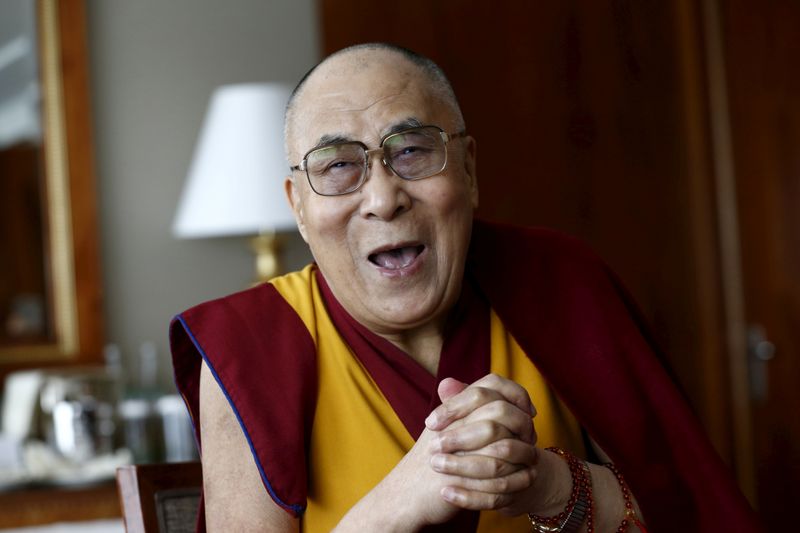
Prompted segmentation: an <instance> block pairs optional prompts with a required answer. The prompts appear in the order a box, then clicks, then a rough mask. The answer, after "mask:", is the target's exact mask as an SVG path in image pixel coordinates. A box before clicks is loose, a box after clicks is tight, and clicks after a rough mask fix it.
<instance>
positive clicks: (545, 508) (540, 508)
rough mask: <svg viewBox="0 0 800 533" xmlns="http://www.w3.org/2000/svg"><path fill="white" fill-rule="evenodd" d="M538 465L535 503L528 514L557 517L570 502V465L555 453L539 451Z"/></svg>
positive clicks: (535, 482)
mask: <svg viewBox="0 0 800 533" xmlns="http://www.w3.org/2000/svg"><path fill="white" fill-rule="evenodd" d="M538 452H539V461H538V464H537V465H536V469H537V472H538V475H537V476H536V480H535V481H534V491H533V493H534V494H535V495H536V497H535V501H534V502H532V505H531V508H530V509H529V510H528V512H530V513H533V514H537V515H542V516H552V515H556V514H558V513H559V512H561V510H563V509H564V507H565V506H566V505H567V503H568V502H569V499H570V496H571V494H572V475H571V474H570V471H569V465H568V464H567V462H566V461H564V460H563V459H561V458H560V457H559V456H558V455H556V454H555V453H551V452H548V451H545V450H543V449H539V450H538Z"/></svg>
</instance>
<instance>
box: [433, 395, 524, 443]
mask: <svg viewBox="0 0 800 533" xmlns="http://www.w3.org/2000/svg"><path fill="white" fill-rule="evenodd" d="M482 420H492V421H494V422H496V423H498V424H501V425H503V426H505V427H506V428H507V429H508V430H509V431H511V433H512V434H514V435H515V436H518V437H519V438H520V439H522V440H523V441H525V442H527V443H530V444H536V429H535V428H534V425H533V420H532V419H531V415H529V414H528V413H527V412H525V411H522V410H520V409H519V407H517V406H516V405H513V404H511V403H508V402H507V401H506V400H505V399H503V400H496V401H494V402H490V403H487V404H486V405H482V406H481V407H479V408H477V409H476V410H475V411H473V412H472V413H470V414H469V415H467V416H466V417H465V418H463V419H462V422H463V423H462V424H460V425H459V426H453V429H455V428H456V427H460V426H462V425H463V426H466V425H468V424H473V423H475V422H480V421H482ZM447 429H448V430H449V429H450V427H448V428H447Z"/></svg>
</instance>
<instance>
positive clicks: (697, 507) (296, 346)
mask: <svg viewBox="0 0 800 533" xmlns="http://www.w3.org/2000/svg"><path fill="white" fill-rule="evenodd" d="M467 275H468V276H469V278H470V279H471V280H473V281H474V283H475V284H476V286H477V291H478V292H479V293H480V294H481V295H482V297H485V298H486V299H488V302H490V304H491V307H492V308H493V309H494V310H495V311H496V312H497V314H498V316H499V317H500V318H501V320H502V321H503V323H504V324H505V326H506V327H507V328H508V329H509V331H510V332H511V333H512V334H513V336H514V337H515V339H516V340H517V341H518V343H519V345H520V346H521V347H522V349H523V350H524V351H525V353H526V354H528V356H529V357H530V358H531V360H532V361H533V363H534V364H535V365H536V367H537V368H538V369H539V371H540V372H541V374H542V375H543V376H544V378H545V379H546V380H547V381H548V383H549V384H550V385H551V387H552V388H553V389H554V390H555V392H556V393H557V394H558V396H559V397H560V398H561V400H562V401H563V402H564V403H565V404H566V405H567V406H568V407H569V408H570V410H571V411H572V413H573V414H574V415H575V417H576V418H577V419H578V421H579V422H580V423H581V424H582V426H583V427H584V428H585V429H586V430H587V431H588V433H589V434H590V435H591V436H592V438H593V439H594V440H595V441H596V442H597V443H598V444H599V445H600V447H601V448H602V449H603V450H604V451H605V452H606V453H607V454H608V455H609V456H610V457H611V459H612V460H613V461H614V462H615V463H616V465H617V466H618V468H619V469H620V471H621V472H622V473H623V474H624V475H625V477H626V478H627V480H628V482H629V484H630V486H631V490H632V492H633V493H634V494H635V495H636V498H637V500H638V501H639V504H640V506H641V508H642V512H643V514H644V517H645V520H646V521H647V524H648V528H649V529H650V531H654V532H673V531H698V532H699V531H714V532H716V531H737V532H749V531H760V527H759V525H758V521H757V519H756V517H755V514H754V513H753V511H752V510H751V509H750V507H749V506H748V504H747V502H746V501H745V499H744V498H743V496H742V495H741V493H740V492H739V490H738V488H737V487H736V485H735V483H734V482H733V480H732V479H731V477H730V475H729V474H728V472H727V470H726V468H725V466H724V464H723V463H722V461H721V460H720V459H719V457H718V456H717V455H716V453H715V452H714V450H713V448H712V447H711V444H710V442H709V441H708V439H707V438H706V436H705V434H704V432H703V429H702V427H701V426H700V425H699V423H698V421H697V420H696V418H695V417H694V415H693V413H692V412H691V409H690V408H689V407H688V404H687V403H686V401H685V399H684V397H683V396H682V395H681V393H680V392H679V391H678V389H677V387H676V386H675V384H674V382H673V380H672V379H671V377H670V375H669V373H668V372H667V371H665V369H664V365H663V364H662V362H661V360H660V358H659V356H658V355H657V353H658V352H657V350H656V349H655V346H654V344H653V343H652V339H651V336H650V335H649V334H648V332H647V329H646V327H645V325H644V322H643V320H642V318H641V316H640V315H639V313H638V311H637V309H636V306H635V305H634V304H633V303H632V301H631V299H630V297H629V295H628V294H627V293H626V291H625V290H624V288H623V287H622V286H621V284H620V282H619V280H618V279H617V278H616V277H615V276H614V275H613V274H612V273H611V272H610V271H609V270H608V268H607V267H606V266H605V265H604V264H603V263H602V262H601V261H600V260H599V259H598V258H597V257H596V256H594V255H593V254H592V253H590V252H589V251H587V249H586V248H585V247H584V246H582V245H581V244H579V243H578V242H577V241H575V240H573V239H571V238H568V237H565V236H564V235H562V234H559V233H556V232H553V231H550V230H543V229H523V228H516V227H511V226H501V225H496V224H488V223H484V222H476V223H475V225H474V227H473V235H472V243H471V247H470V254H469V257H468V260H467ZM479 299H482V298H479ZM330 307H331V306H330V304H329V309H330ZM334 319H336V318H335V315H334ZM337 327H339V323H338V321H337ZM340 331H341V328H340ZM343 334H344V333H343ZM368 335H369V334H368V333H367V336H368ZM170 336H171V344H172V352H173V363H174V366H175V380H176V383H177V385H178V387H179V389H180V390H181V392H182V394H183V395H184V397H185V399H186V401H187V404H188V406H189V408H190V411H191V412H192V416H193V418H194V419H195V420H197V419H198V414H199V396H198V393H199V369H200V362H201V357H203V358H206V360H207V361H208V362H209V363H211V364H210V365H209V366H210V367H211V368H212V373H214V375H215V377H216V378H217V380H218V381H219V382H220V383H221V385H222V386H223V390H224V391H225V393H226V395H228V398H229V400H230V401H231V404H232V406H233V410H234V413H235V414H236V416H237V418H238V419H239V421H240V423H241V424H242V426H243V428H244V431H245V436H246V438H247V440H248V443H249V444H250V446H251V449H252V450H253V453H254V455H255V456H256V460H257V464H258V467H259V470H260V474H261V477H262V480H263V481H264V484H265V487H266V489H267V491H268V492H269V493H270V496H272V498H273V500H275V501H276V503H278V504H279V505H281V506H282V507H284V508H285V509H287V510H288V511H289V512H291V513H293V514H294V515H295V516H299V515H300V514H301V513H302V511H303V509H304V507H305V497H306V489H307V480H306V470H305V468H306V467H305V464H306V463H305V461H306V443H307V442H309V439H308V436H309V435H310V431H311V424H312V422H313V416H314V405H315V400H316V397H315V394H316V384H317V381H316V353H315V349H314V344H313V341H312V339H311V338H310V336H309V334H308V332H307V330H306V329H305V326H304V324H303V323H302V321H301V320H300V318H299V317H298V316H297V315H296V314H295V313H294V311H293V310H292V309H291V307H290V306H289V304H288V303H287V302H285V301H284V300H283V298H282V297H281V296H280V294H279V293H278V292H277V291H276V290H275V289H274V287H272V286H271V285H262V286H259V287H256V288H254V289H250V290H248V291H244V292H242V293H238V294H236V295H232V296H230V297H227V298H223V299H220V300H215V301H213V302H209V303H206V304H202V305H200V306H197V307H195V308H192V309H190V310H189V311H186V312H185V313H182V314H181V315H179V316H178V317H176V319H175V320H174V321H173V323H172V326H171V330H170ZM345 338H346V340H347V341H348V343H351V342H353V340H352V339H351V338H349V337H348V336H347V335H345ZM367 344H369V343H367ZM378 344H380V343H378ZM351 346H352V344H351ZM377 349H378V351H380V347H378V348H377ZM243 354H255V355H256V356H252V355H250V356H244V355H243ZM456 377H457V376H456ZM265 383H266V384H268V386H265ZM381 388H382V390H383V385H381ZM409 394H412V392H411V391H410V390H409ZM422 394H428V395H429V396H428V400H429V398H430V395H431V394H433V395H435V391H427V392H425V391H423V392H422ZM425 400H426V399H425V398H423V399H422V400H421V401H419V402H417V403H418V404H419V405H427V404H426V401H425ZM393 406H394V404H393ZM426 409H427V407H426ZM427 414H428V413H427V412H424V413H420V416H421V418H422V419H424V417H425V416H427ZM196 430H197V435H198V442H199V428H198V427H197V426H196Z"/></svg>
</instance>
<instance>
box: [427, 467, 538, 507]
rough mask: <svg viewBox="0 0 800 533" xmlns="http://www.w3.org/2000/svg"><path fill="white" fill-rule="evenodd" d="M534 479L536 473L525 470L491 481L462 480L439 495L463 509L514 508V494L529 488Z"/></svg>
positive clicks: (443, 489) (444, 488)
mask: <svg viewBox="0 0 800 533" xmlns="http://www.w3.org/2000/svg"><path fill="white" fill-rule="evenodd" d="M535 477H536V472H535V471H534V470H533V469H529V468H526V469H522V470H519V471H518V472H514V473H513V474H511V475H508V476H505V477H502V478H496V479H492V480H475V479H468V478H462V479H460V480H459V482H458V483H457V484H451V485H448V486H446V487H443V488H442V490H441V492H440V494H441V496H442V498H444V499H445V500H446V501H448V502H450V503H452V504H453V505H457V506H458V507H461V508H463V509H472V510H487V509H503V508H509V507H513V506H514V503H515V500H514V499H515V495H516V493H519V492H520V491H523V490H525V489H527V488H529V487H530V486H531V484H532V483H533V481H534V479H535ZM483 489H485V490H483Z"/></svg>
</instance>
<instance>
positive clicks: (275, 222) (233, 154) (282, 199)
mask: <svg viewBox="0 0 800 533" xmlns="http://www.w3.org/2000/svg"><path fill="white" fill-rule="evenodd" d="M290 94H291V87H289V86H288V85H285V84H281V83H249V84H238V85H226V86H222V87H219V88H218V89H217V90H216V91H215V92H214V94H213V96H212V97H211V103H210V104H209V108H208V111H207V113H206V117H205V120H204V123H203V129H202V131H201V133H200V136H199V140H198V142H197V147H196V148H195V152H194V156H193V159H192V163H191V167H190V169H189V174H188V176H187V178H186V183H185V185H184V189H183V192H182V194H181V199H180V202H179V204H178V211H177V213H176V215H175V220H174V222H173V226H172V233H173V235H174V236H175V237H177V238H183V239H190V238H201V237H221V236H235V235H253V236H254V237H253V239H252V247H253V251H254V253H255V255H256V273H257V281H259V282H260V281H266V280H269V279H270V278H272V277H274V276H276V275H278V274H279V273H280V271H281V269H280V263H279V255H278V252H279V243H280V241H279V235H278V234H279V232H282V231H288V230H293V229H296V227H297V226H296V224H295V220H294V216H293V215H292V211H291V209H290V208H289V205H288V204H287V202H286V195H285V194H284V190H283V178H284V177H285V176H286V175H287V174H288V173H289V167H288V164H287V163H286V159H285V156H284V153H283V114H284V111H285V108H286V102H287V101H288V99H289V95H290Z"/></svg>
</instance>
